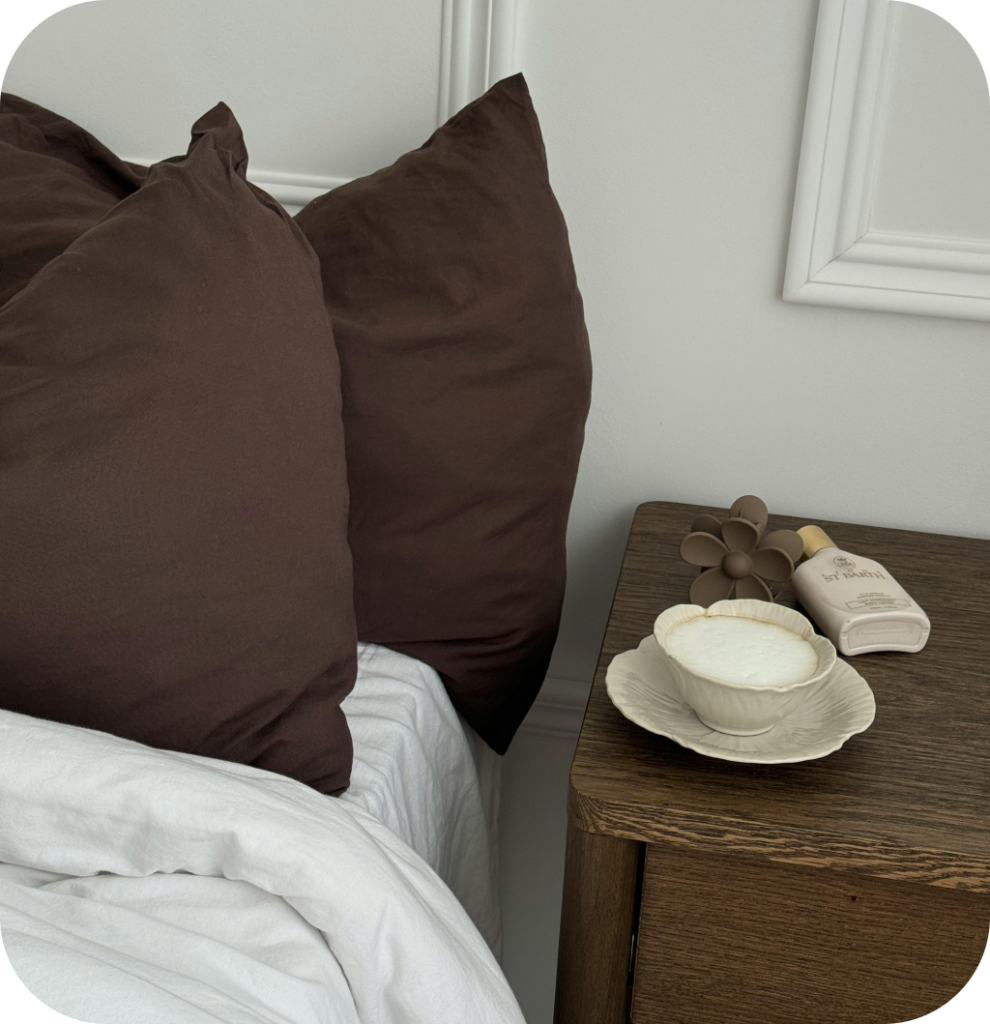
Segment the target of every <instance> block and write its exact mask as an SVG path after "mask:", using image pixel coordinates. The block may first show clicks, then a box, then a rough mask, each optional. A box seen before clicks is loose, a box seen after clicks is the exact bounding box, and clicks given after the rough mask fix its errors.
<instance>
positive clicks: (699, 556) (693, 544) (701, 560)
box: [681, 532, 729, 569]
mask: <svg viewBox="0 0 990 1024" xmlns="http://www.w3.org/2000/svg"><path fill="white" fill-rule="evenodd" d="M728 553H729V549H728V548H727V547H726V546H725V545H724V544H723V543H722V542H721V541H720V540H719V539H718V537H713V536H712V535H711V534H710V533H701V532H698V533H689V534H688V535H687V536H686V537H685V538H684V540H682V541H681V558H683V559H684V561H685V562H687V564H688V565H698V566H701V567H702V568H705V569H707V568H710V567H711V566H713V565H721V564H722V559H723V558H725V556H726V555H727V554H728Z"/></svg>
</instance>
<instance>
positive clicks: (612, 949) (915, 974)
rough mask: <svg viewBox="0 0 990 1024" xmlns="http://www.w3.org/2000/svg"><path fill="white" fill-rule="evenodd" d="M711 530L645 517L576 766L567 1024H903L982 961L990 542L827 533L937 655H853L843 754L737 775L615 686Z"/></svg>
mask: <svg viewBox="0 0 990 1024" xmlns="http://www.w3.org/2000/svg"><path fill="white" fill-rule="evenodd" d="M701 512H714V513H716V514H723V515H724V510H717V509H708V508H700V507H696V506H692V505H675V504H670V503H667V502H651V503H650V504H646V505H642V506H640V508H639V510H638V511H637V513H636V519H635V522H634V523H633V527H632V532H631V534H630V537H629V546H628V548H627V550H626V556H625V561H624V563H623V566H622V575H621V577H620V579H619V585H618V588H617V590H616V594H615V601H614V603H613V605H612V613H611V616H610V618H609V623H608V629H607V631H606V633H605V641H604V644H603V646H602V653H601V657H600V659H599V663H598V672H597V674H596V676H595V685H594V688H593V690H592V694H591V699H590V701H589V703H588V710H587V712H586V714H585V719H584V725H583V728H582V730H581V738H580V740H579V742H578V747H577V752H576V754H575V757H574V763H573V766H572V768H571V792H570V808H569V817H570V824H569V830H568V848H567V870H566V880H565V884H564V907H563V915H562V921H561V939H560V961H559V966H558V974H557V1006H556V1014H555V1020H556V1022H557V1024H585V1022H587V1024H619V1022H625V1021H629V1020H631V1021H633V1022H635V1024H796V1022H800V1024H847V1022H848V1024H892V1022H900V1021H908V1020H914V1019H916V1018H917V1017H920V1016H922V1015H923V1014H925V1013H929V1012H931V1011H932V1010H934V1009H936V1008H937V1007H939V1006H940V1005H942V1004H943V1003H945V1002H946V1001H947V1000H948V999H949V998H951V997H952V996H953V995H955V993H956V992H958V991H959V989H960V988H961V987H962V986H963V985H964V984H965V982H966V981H967V980H968V979H969V977H970V975H971V974H972V972H973V971H974V970H975V968H976V966H977V964H978V963H979V961H980V958H981V956H982V954H983V951H984V949H985V947H986V944H987V931H988V925H990V773H988V764H990V757H988V749H990V729H988V726H990V686H988V681H990V642H988V634H990V616H988V611H987V610H988V609H990V543H987V542H985V541H975V540H964V539H961V538H957V537H943V536H936V535H929V534H922V533H908V532H905V531H901V530H884V529H879V528H876V527H867V526H854V525H850V524H844V523H841V524H840V523H828V522H822V523H821V525H822V526H823V527H824V528H825V529H826V530H827V531H828V533H830V534H831V535H832V536H833V537H834V538H835V539H836V541H837V542H838V543H840V544H841V545H842V546H843V547H845V548H846V549H848V550H850V551H861V552H862V553H863V554H864V555H868V556H870V557H872V558H876V559H877V560H878V561H880V562H882V563H883V564H884V565H886V566H887V567H888V568H889V569H890V570H891V572H893V574H894V576H895V577H896V578H897V579H898V580H899V581H900V582H901V583H902V584H903V585H904V587H905V588H906V589H907V590H908V591H909V592H910V593H911V595H912V596H913V597H915V598H916V599H917V600H918V602H919V603H920V604H921V606H922V607H923V608H924V609H925V610H926V611H927V612H928V615H929V617H930V618H931V622H932V634H931V639H930V641H929V643H928V646H927V647H926V649H925V650H924V651H922V652H921V653H920V654H872V655H861V656H859V657H857V658H854V659H852V664H854V665H855V667H856V669H857V670H858V671H859V672H860V673H861V674H862V675H863V676H864V677H865V678H866V679H867V680H868V682H869V684H870V686H871V687H872V689H873V692H874V694H875V695H876V701H877V717H876V721H875V723H874V724H873V726H872V728H870V730H869V731H867V732H866V733H864V734H863V735H860V736H855V737H853V739H851V740H850V741H849V742H848V743H847V745H846V746H845V747H843V748H842V750H840V751H838V752H837V753H835V754H832V755H831V756H829V757H826V758H823V759H822V760H818V761H807V762H804V763H802V764H795V765H776V766H774V765H770V766H758V765H744V764H735V763H732V762H728V761H717V760H713V759H709V758H705V757H702V756H700V755H698V754H695V753H693V752H691V751H689V750H685V749H684V748H682V747H680V746H678V745H677V744H675V743H673V742H672V741H670V740H667V739H664V738H662V737H659V736H654V735H652V734H650V733H648V732H646V731H644V730H642V729H639V728H637V727H636V726H635V725H633V724H632V723H631V722H629V721H627V720H626V719H625V718H623V717H622V716H621V715H620V714H619V712H618V711H617V710H616V709H615V708H614V707H613V706H612V704H611V702H610V701H609V699H608V696H607V694H606V692H605V671H606V669H607V667H608V664H609V662H610V661H611V660H612V658H613V657H614V656H615V655H616V654H618V653H620V652H622V651H625V650H628V649H629V648H632V647H635V646H636V645H637V644H638V643H639V641H640V640H641V639H642V638H643V637H644V636H648V635H649V634H650V632H651V630H652V627H653V620H654V619H655V618H656V616H657V615H658V614H659V613H660V612H661V611H663V610H664V609H665V608H667V607H669V606H670V605H672V604H679V603H685V602H686V601H687V592H688V587H689V585H690V582H691V579H692V578H693V575H694V573H695V572H696V571H697V570H694V569H692V568H691V567H690V566H687V565H685V564H684V563H683V562H681V561H680V559H679V558H678V544H679V543H680V540H681V538H682V537H683V536H684V534H685V533H686V532H687V531H688V529H689V527H690V524H691V521H692V519H693V518H694V517H695V516H696V515H698V514H699V513H701ZM804 522H807V520H800V519H791V518H787V517H783V516H774V517H771V520H770V525H769V526H768V529H775V528H779V527H790V528H796V527H798V526H801V525H803V524H804ZM790 593H791V591H790V588H788V590H787V591H786V592H785V594H784V596H783V598H782V599H783V600H784V603H793V598H791V600H790V601H788V595H790Z"/></svg>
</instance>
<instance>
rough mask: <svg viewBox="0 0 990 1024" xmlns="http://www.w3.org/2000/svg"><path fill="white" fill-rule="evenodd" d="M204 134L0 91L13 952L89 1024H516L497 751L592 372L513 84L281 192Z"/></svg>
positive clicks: (4, 889)
mask: <svg viewBox="0 0 990 1024" xmlns="http://www.w3.org/2000/svg"><path fill="white" fill-rule="evenodd" d="M190 135H191V139H190V143H189V148H188V150H187V152H186V154H185V156H180V157H176V158H170V159H167V160H163V161H160V162H158V163H156V164H153V165H152V166H151V167H139V166H137V165H135V164H131V163H128V162H126V161H123V160H121V159H120V158H119V157H118V156H117V155H116V154H115V153H113V152H112V151H111V150H110V149H108V148H107V147H106V146H105V145H104V144H103V143H101V142H100V141H99V140H98V139H96V138H95V137H94V136H92V135H91V134H90V133H89V132H88V131H86V130H85V129H84V128H82V127H81V126H79V125H76V124H74V123H73V122H71V121H69V120H67V119H66V118H65V117H64V116H62V115H60V114H57V113H55V112H53V111H51V110H48V109H45V108H43V107H40V106H39V105H38V104H36V103H34V102H32V101H31V100H29V99H25V98H22V97H16V96H10V95H8V94H3V95H0V423H2V426H3V429H2V431H0V522H2V523H3V524H4V528H3V529H2V530H0V564H2V566H3V580H2V584H0V927H2V930H3V937H4V942H5V945H6V948H7V953H8V955H9V958H10V961H11V963H12V966H13V968H14V970H15V972H16V973H17V974H18V975H19V976H20V978H21V979H22V980H23V981H24V982H25V983H26V984H27V986H28V987H29V988H30V989H31V990H32V991H33V992H34V993H35V994H36V995H37V996H39V997H40V998H41V999H42V1000H43V1001H44V1002H45V1003H48V1004H50V1005H51V1006H53V1007H55V1008H56V1009H58V1010H60V1011H61V1012H63V1013H65V1014H69V1015H70V1016H72V1017H75V1018H78V1019H83V1020H88V1021H95V1022H106V1024H112V1022H117V1021H120V1022H127V1024H131V1022H159V1021H160V1022H162V1024H164V1022H189V1024H193V1022H195V1024H201V1022H205V1021H224V1022H229V1024H241V1022H244V1024H255V1022H286V1024H290V1022H291V1024H307V1022H309V1021H313V1022H317V1021H319V1022H337V1021H341V1022H347V1024H357V1022H360V1024H419V1022H422V1024H447V1022H450V1024H462V1022H466V1021H470V1022H472V1024H486V1022H489V1021H490V1022H500V1024H512V1022H514V1021H515V1022H517V1021H521V1020H522V1018H521V1016H520V1013H519V1008H518V1006H517V1004H516V1002H515V999H514V997H513V995H512V992H511V991H510V989H509V986H508V984H507V982H506V980H505V978H504V976H503V975H502V973H501V970H500V969H499V966H498V955H499V949H500V942H501V936H500V924H499V913H498V905H497V899H496V867H497V851H496V820H497V814H498V780H499V767H498V766H499V761H500V755H501V754H503V753H504V752H505V750H506V749H507V747H508V745H509V743H510V742H511V740H512V737H513V735H514V733H515V731H516V729H517V728H518V727H519V725H520V723H521V722H522V720H523V718H524V716H525V715H526V713H527V711H528V709H529V707H530V706H531V704H532V701H533V699H534V698H535V696H536V693H537V691H538V689H539V687H540V685H541V684H542V681H543V678H544V676H545V674H546V670H547V665H548V663H549V658H550V653H551V651H552V648H553V644H554V641H555V638H556V634H557V626H558V623H559V617H560V608H561V603H562V600H563V589H564V580H565V562H566V557H565V534H566V522H567V514H568V509H569V505H570V499H571V495H572V493H573V487H574V480H575V477H576V473H577V465H578V460H579V456H580V451H581V444H582V440H583V429H584V421H585V417H586V415H587V411H588V405H589V402H590V373H591V366H590V353H589V347H588V338H587V331H586V329H585V325H584V319H583V306H582V303H581V297H580V293H579V291H578V288H577V283H576V277H575V273H574V267H573V261H572V259H571V255H570V249H569V245H568V239H567V231H566V225H565V223H564V220H563V217H562V214H561V212H560V209H559V207H558V206H557V203H556V200H555V199H554V197H553V194H552V192H551V190H550V189H549V182H548V173H547V166H546V159H545V153H544V150H543V144H542V137H541V134H540V129H539V123H538V120H537V118H536V114H535V110H534V109H533V106H532V102H531V98H530V96H529V92H528V88H527V86H526V84H525V81H524V80H523V79H522V76H513V77H512V78H510V79H507V80H505V81H504V82H501V83H498V84H497V85H496V86H494V87H493V88H492V89H490V90H489V92H488V93H486V94H485V96H483V97H481V98H479V99H478V100H476V101H475V102H474V103H472V104H469V105H468V107H466V108H465V109H464V110H463V111H461V112H459V113H458V114H457V115H455V116H454V117H453V118H451V119H450V121H448V122H447V124H445V125H444V126H443V127H441V128H440V129H438V131H437V132H436V133H434V135H433V136H432V137H431V139H430V140H428V142H427V143H426V144H425V145H424V146H422V147H420V148H419V149H417V150H414V151H413V152H411V153H407V154H405V155H404V156H403V157H401V158H400V159H399V160H398V161H396V163H395V164H393V165H391V166H390V167H386V168H382V169H381V170H380V171H378V172H375V173H373V174H371V175H367V176H365V177H363V178H357V179H354V180H352V181H350V182H349V183H347V184H346V185H343V186H341V187H340V188H338V189H334V190H332V191H331V192H329V193H327V194H325V195H323V196H320V197H317V198H316V199H314V200H313V201H312V202H311V203H310V204H309V205H308V206H307V207H305V208H304V209H303V210H301V211H300V212H299V214H298V215H297V216H296V217H295V218H292V217H290V216H289V214H288V212H287V211H286V210H285V209H284V208H283V207H282V206H281V205H280V204H279V203H278V202H276V201H275V199H273V198H272V197H271V196H270V195H268V194H267V193H265V192H264V191H262V190H261V189H259V188H257V187H256V186H254V185H253V184H252V183H251V182H249V181H248V179H247V176H246V175H247V165H248V152H247V146H246V142H245V139H244V135H243V132H242V130H241V127H240V125H239V123H238V122H237V119H236V118H235V116H234V114H233V111H231V109H230V108H229V107H228V106H227V105H226V104H225V103H223V102H219V103H217V104H216V105H215V106H214V107H212V108H211V109H210V110H208V111H207V112H206V113H204V114H203V115H202V116H201V117H200V118H199V119H198V120H197V121H196V122H195V123H194V124H193V126H192V130H191V133H190ZM359 640H360V641H364V642H361V643H359Z"/></svg>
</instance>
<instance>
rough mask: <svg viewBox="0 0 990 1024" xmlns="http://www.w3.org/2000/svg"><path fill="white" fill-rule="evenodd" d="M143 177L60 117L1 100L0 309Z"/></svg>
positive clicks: (21, 101) (9, 98)
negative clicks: (0, 306)
mask: <svg viewBox="0 0 990 1024" xmlns="http://www.w3.org/2000/svg"><path fill="white" fill-rule="evenodd" d="M146 173H147V171H146V169H145V168H141V167H135V166H133V165H132V164H128V163H125V162H124V161H123V160H120V159H118V158H117V157H116V156H115V155H114V154H113V153H111V152H110V150H109V149H107V147H106V146H104V145H103V144H102V143H101V142H100V141H99V140H98V139H96V138H94V137H93V136H92V135H90V134H89V132H87V131H85V130H84V129H82V128H80V127H79V126H78V125H75V124H73V123H72V122H71V121H69V120H67V119H66V118H64V117H61V116H60V115H59V114H55V113H52V111H50V110H46V109H45V108H44V107H39V106H38V105H37V104H36V103H31V102H30V101H29V100H24V99H21V98H20V97H19V96H14V95H12V94H10V93H3V94H2V95H0V305H3V303H5V302H6V301H7V299H9V298H10V297H11V296H13V295H15V294H16V293H17V292H19V291H20V290H21V288H23V287H24V286H25V285H26V284H27V283H28V281H30V280H31V278H32V277H34V275H35V274H36V273H37V272H38V271H39V270H40V269H41V268H42V267H43V266H45V264H47V263H48V262H49V261H51V260H52V259H54V258H55V257H56V256H58V255H60V254H61V253H63V252H65V250H66V249H67V248H68V247H69V245H70V244H71V243H72V242H74V241H75V240H76V239H77V238H78V237H79V236H80V235H81V234H83V232H85V231H88V230H89V229H90V228H91V227H92V226H93V225H94V224H95V223H96V222H97V221H98V220H99V219H100V218H101V217H103V216H104V215H105V214H107V213H109V212H110V210H112V209H113V208H114V206H116V205H117V203H119V202H120V200H121V199H123V198H125V197H126V196H129V195H130V194H131V193H132V192H134V191H135V190H136V189H137V188H138V186H139V185H140V183H141V180H142V179H143V178H144V175H145V174H146Z"/></svg>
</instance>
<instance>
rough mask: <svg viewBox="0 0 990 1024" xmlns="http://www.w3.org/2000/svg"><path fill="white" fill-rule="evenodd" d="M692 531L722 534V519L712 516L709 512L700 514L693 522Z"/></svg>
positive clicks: (715, 535)
mask: <svg viewBox="0 0 990 1024" xmlns="http://www.w3.org/2000/svg"><path fill="white" fill-rule="evenodd" d="M691 532H692V533H699V532H701V533H710V534H711V535H712V536H713V537H721V536H722V520H721V519H716V518H715V517H714V516H710V515H708V514H707V513H705V514H704V515H700V516H698V518H697V519H695V521H694V522H693V523H692V524H691Z"/></svg>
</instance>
